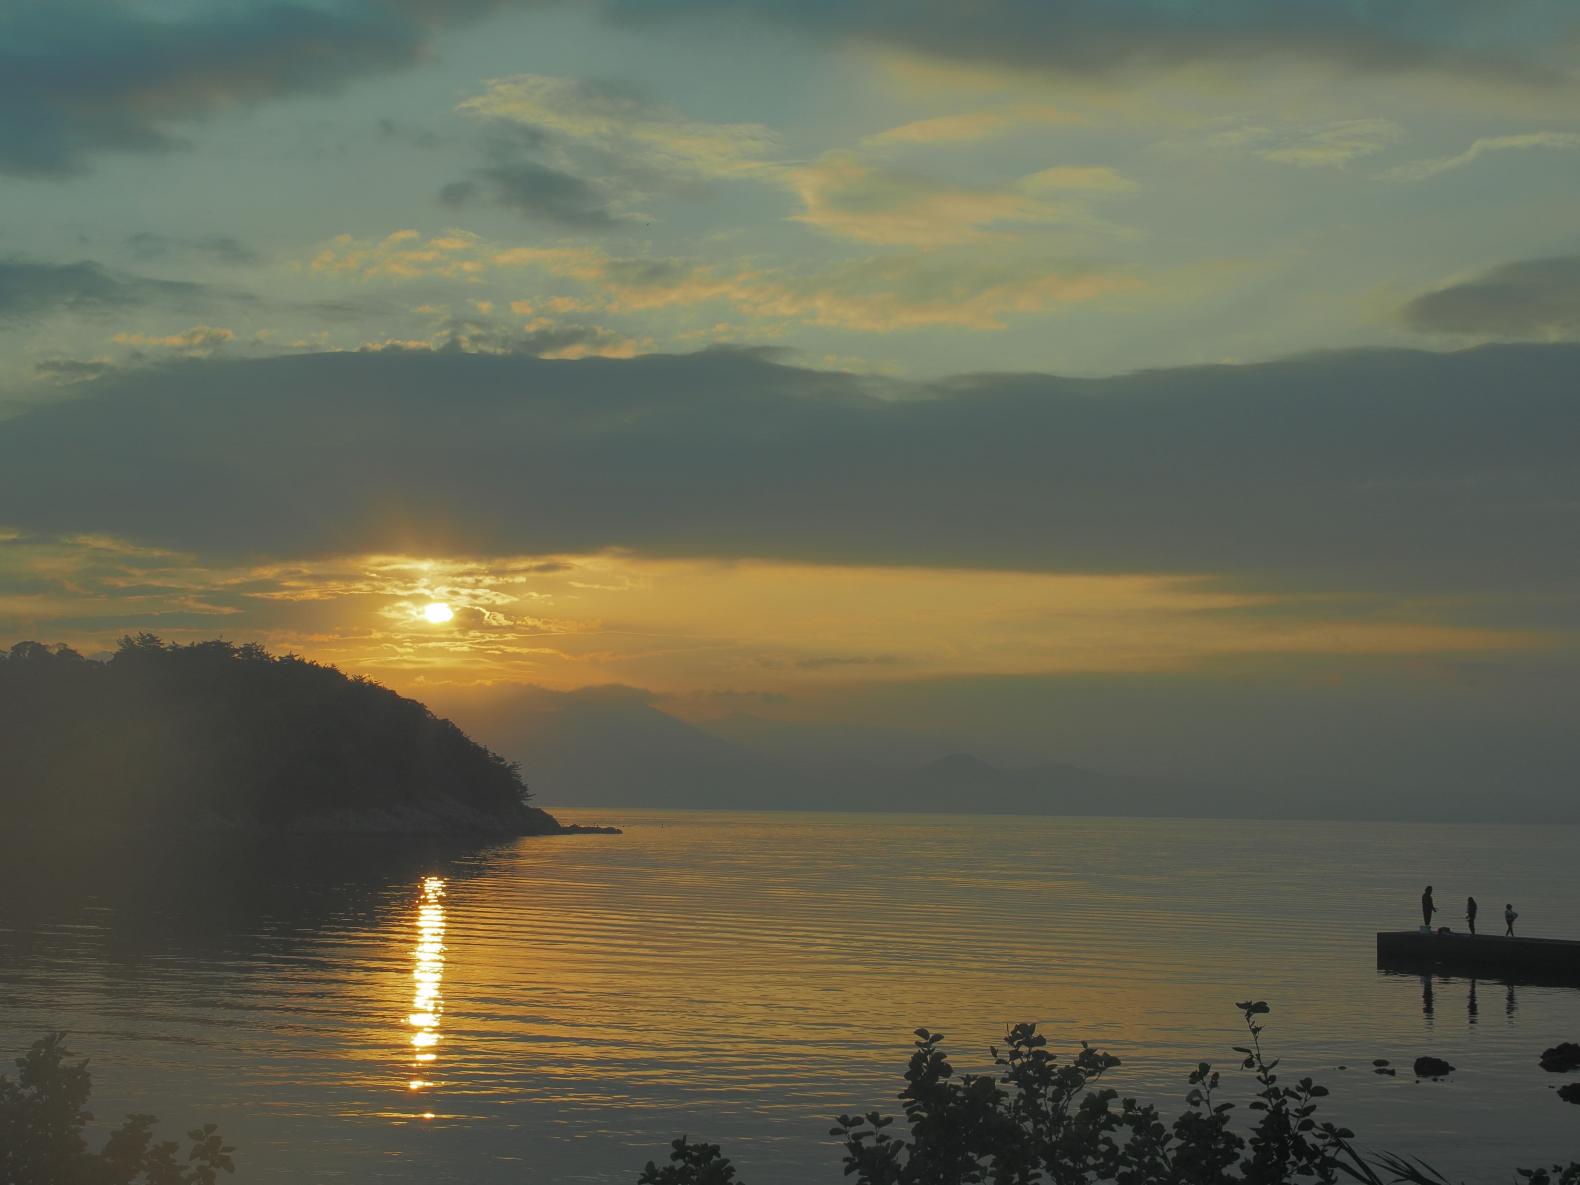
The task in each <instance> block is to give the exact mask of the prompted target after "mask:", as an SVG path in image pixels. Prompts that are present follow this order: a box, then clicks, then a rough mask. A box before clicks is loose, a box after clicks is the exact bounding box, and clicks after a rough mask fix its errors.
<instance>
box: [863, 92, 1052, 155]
mask: <svg viewBox="0 0 1580 1185" xmlns="http://www.w3.org/2000/svg"><path fill="white" fill-rule="evenodd" d="M1081 122H1083V121H1082V119H1081V117H1080V116H1077V115H1071V114H1068V113H1066V112H1065V111H1063V110H1061V109H1060V108H1057V107H1049V106H1046V105H1043V104H1037V103H1016V104H1011V105H1008V106H1003V107H985V108H982V109H981V110H978V111H966V112H962V113H960V114H958V115H936V116H933V117H932V118H931V119H918V120H913V121H912V122H910V123H904V124H901V125H900V126H898V127H893V128H888V129H887V130H885V131H882V132H875V133H873V134H872V135H870V136H863V137H862V140H861V144H862V147H863V148H898V147H904V146H910V145H917V144H952V143H966V142H972V141H977V140H986V139H989V138H991V137H994V136H1002V135H1006V134H1008V133H1009V132H1011V131H1014V130H1017V129H1019V128H1022V127H1024V126H1025V125H1027V124H1070V123H1081Z"/></svg>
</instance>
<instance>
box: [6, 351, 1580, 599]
mask: <svg viewBox="0 0 1580 1185" xmlns="http://www.w3.org/2000/svg"><path fill="white" fill-rule="evenodd" d="M1577 377H1580V347H1568V346H1503V347H1485V348H1482V349H1478V350H1473V351H1467V352H1463V353H1458V354H1448V355H1440V354H1426V353H1414V352H1404V351H1397V352H1394V351H1389V352H1382V351H1368V352H1350V353H1335V354H1329V355H1322V356H1313V357H1306V358H1297V359H1291V360H1288V361H1283V362H1277V363H1270V364H1265V365H1256V366H1237V367H1227V366H1226V367H1204V368H1193V369H1183V370H1160V371H1150V372H1144V373H1140V374H1136V375H1131V376H1125V377H1119V378H1111V379H1096V380H1076V379H1062V378H1056V377H1052V376H1046V375H984V376H978V377H969V378H962V379H959V380H955V381H953V382H951V383H949V384H946V385H943V386H939V387H930V388H929V387H919V386H901V385H898V384H892V385H891V384H887V383H880V382H877V381H875V380H868V379H861V378H858V377H855V376H851V375H846V374H838V373H828V372H820V371H813V370H804V369H798V368H795V367H791V366H786V365H782V364H779V363H775V362H773V361H769V360H767V359H766V358H764V357H761V356H757V355H753V354H747V353H737V352H708V353H703V354H694V355H688V356H656V355H654V356H646V357H640V358H635V359H631V360H610V359H587V360H582V361H576V362H550V361H543V360H538V359H533V358H527V357H491V356H482V355H476V354H468V353H461V352H455V351H449V352H444V351H440V352H433V353H412V352H400V353H396V352H389V353H383V354H365V355H318V356H306V357H296V358H276V359H269V360H225V361H219V360H209V361H202V362H191V363H183V364H174V365H171V366H169V367H166V368H160V369H152V370H145V371H141V372H137V373H126V374H120V375H114V376H107V377H105V378H103V379H101V380H100V381H99V382H97V383H95V384H93V385H92V386H91V387H90V388H84V390H86V391H88V392H89V394H87V395H85V396H84V397H82V398H79V399H76V400H74V401H71V402H66V403H61V404H58V405H53V406H48V407H43V408H39V409H36V410H33V411H31V412H28V413H27V414H25V415H23V416H20V417H17V418H15V419H13V420H11V421H9V422H8V423H6V424H5V426H4V431H3V432H0V506H3V507H5V517H6V518H7V519H8V520H9V521H8V522H7V523H6V524H5V525H8V526H13V527H22V528H26V529H31V530H38V531H45V532H57V533H70V532H78V531H94V532H108V533H112V534H117V535H122V536H126V537H130V538H133V539H136V540H140V541H144V542H149V543H155V544H161V545H166V546H175V547H179V548H190V549H195V550H198V551H202V552H219V553H226V554H232V555H275V556H290V555H303V554H306V553H327V552H354V553H360V552H365V551H370V550H379V551H414V552H422V553H431V554H452V555H453V554H465V553H494V554H500V553H518V554H524V553H556V552H579V551H587V550H591V549H597V548H605V547H628V548H636V549H640V550H642V551H645V552H650V553H657V554H670V555H692V556H758V557H775V558H783V559H797V560H814V561H833V562H853V563H911V564H928V565H980V566H991V567H1004V568H1016V569H1042V570H1088V571H1090V570H1108V571H1116V570H1120V571H1122V570H1129V571H1137V570H1150V571H1169V570H1173V571H1218V572H1226V573H1232V574H1241V575H1243V576H1245V577H1247V578H1250V577H1252V576H1258V577H1261V578H1269V579H1283V578H1295V579H1300V580H1304V581H1308V582H1310V581H1319V582H1320V581H1331V582H1335V583H1344V584H1350V583H1354V582H1355V581H1357V580H1359V581H1365V582H1370V583H1371V584H1387V585H1393V586H1413V587H1422V586H1427V587H1432V588H1434V589H1439V590H1441V588H1443V587H1471V586H1476V587H1497V586H1501V587H1505V588H1515V589H1525V590H1527V591H1529V590H1530V589H1531V588H1532V587H1533V586H1535V585H1539V584H1543V583H1547V582H1555V581H1557V582H1561V581H1566V580H1573V579H1575V578H1576V577H1577V576H1580V552H1577V550H1576V549H1575V548H1574V547H1573V546H1572V542H1571V541H1572V540H1573V539H1574V538H1576V537H1577V536H1580V467H1577V466H1576V465H1575V463H1574V461H1575V457H1576V456H1577V455H1580V398H1577V396H1576V394H1575V392H1576V389H1577V384H1576V379H1577ZM880 396H884V397H883V398H880ZM896 396H897V397H900V398H892V397H896Z"/></svg>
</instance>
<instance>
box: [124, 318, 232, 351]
mask: <svg viewBox="0 0 1580 1185" xmlns="http://www.w3.org/2000/svg"><path fill="white" fill-rule="evenodd" d="M113 340H114V341H115V343H116V344H117V345H122V346H155V347H158V348H160V349H165V350H176V351H178V352H180V353H182V354H188V355H191V356H193V357H202V356H204V355H207V354H210V353H212V352H213V351H214V350H216V349H218V348H219V347H220V346H226V345H229V344H230V343H231V342H233V341H235V340H236V332H235V330H232V329H222V328H218V327H216V326H213V325H194V326H192V328H191V329H185V330H182V331H181V332H180V333H171V334H166V335H165V336H163V337H151V336H149V335H148V334H145V333H117V334H116V335H115V337H114V339H113Z"/></svg>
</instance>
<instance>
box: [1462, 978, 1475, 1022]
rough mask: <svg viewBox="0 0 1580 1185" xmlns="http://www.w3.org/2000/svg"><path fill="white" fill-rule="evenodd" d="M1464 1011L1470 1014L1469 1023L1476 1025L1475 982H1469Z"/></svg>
mask: <svg viewBox="0 0 1580 1185" xmlns="http://www.w3.org/2000/svg"><path fill="white" fill-rule="evenodd" d="M1465 1010H1466V1011H1467V1012H1469V1013H1470V1023H1471V1024H1475V1023H1476V981H1475V980H1474V979H1472V980H1471V981H1470V995H1469V997H1468V998H1467V999H1466V1000H1465Z"/></svg>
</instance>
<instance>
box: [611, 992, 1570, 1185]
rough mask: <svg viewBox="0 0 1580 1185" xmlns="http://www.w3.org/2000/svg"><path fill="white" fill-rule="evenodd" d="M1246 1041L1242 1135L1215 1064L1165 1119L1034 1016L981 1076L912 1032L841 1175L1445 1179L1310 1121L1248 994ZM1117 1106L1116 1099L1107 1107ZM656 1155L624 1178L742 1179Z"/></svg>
mask: <svg viewBox="0 0 1580 1185" xmlns="http://www.w3.org/2000/svg"><path fill="white" fill-rule="evenodd" d="M1239 1008H1240V1010H1241V1011H1242V1012H1243V1013H1244V1015H1245V1023H1246V1028H1247V1030H1248V1033H1249V1037H1248V1039H1249V1042H1250V1044H1248V1045H1243V1046H1236V1047H1235V1050H1236V1052H1237V1053H1239V1054H1240V1055H1241V1058H1242V1060H1241V1063H1240V1065H1241V1068H1243V1069H1246V1070H1250V1071H1252V1073H1253V1074H1254V1077H1255V1081H1256V1087H1257V1089H1256V1096H1255V1098H1254V1099H1253V1100H1252V1102H1251V1103H1250V1110H1252V1111H1254V1112H1257V1117H1256V1119H1255V1120H1254V1121H1253V1122H1252V1123H1251V1126H1250V1128H1249V1130H1248V1131H1247V1132H1246V1134H1244V1135H1241V1134H1240V1133H1239V1132H1237V1131H1235V1130H1234V1128H1233V1127H1232V1126H1231V1122H1230V1114H1231V1112H1232V1110H1233V1108H1234V1104H1233V1103H1228V1102H1223V1101H1220V1100H1219V1099H1218V1098H1217V1093H1216V1092H1217V1091H1218V1086H1219V1076H1218V1071H1217V1070H1215V1069H1213V1068H1212V1066H1210V1065H1209V1064H1208V1063H1206V1062H1202V1063H1201V1064H1200V1065H1198V1066H1197V1067H1196V1068H1195V1069H1194V1070H1192V1071H1191V1073H1190V1080H1189V1081H1190V1091H1189V1093H1188V1094H1186V1096H1185V1102H1186V1110H1185V1111H1184V1112H1183V1113H1182V1114H1181V1115H1180V1116H1179V1117H1178V1118H1176V1119H1175V1120H1174V1122H1173V1123H1172V1124H1168V1123H1165V1122H1164V1121H1163V1118H1162V1116H1161V1115H1159V1113H1158V1110H1157V1108H1156V1107H1154V1106H1151V1105H1150V1104H1145V1105H1144V1104H1141V1103H1138V1102H1137V1101H1136V1100H1135V1099H1122V1100H1121V1099H1120V1098H1119V1093H1118V1092H1117V1091H1115V1090H1113V1089H1112V1088H1109V1087H1104V1086H1101V1085H1099V1083H1100V1080H1101V1078H1102V1076H1103V1075H1104V1074H1105V1073H1107V1072H1108V1071H1109V1070H1111V1069H1113V1068H1114V1067H1115V1066H1117V1065H1119V1059H1118V1058H1117V1057H1114V1056H1113V1055H1111V1054H1107V1053H1102V1052H1100V1051H1098V1050H1095V1049H1092V1048H1091V1047H1090V1046H1087V1045H1085V1044H1083V1045H1082V1046H1081V1050H1080V1052H1079V1053H1077V1054H1076V1055H1075V1056H1074V1057H1073V1058H1072V1059H1070V1060H1069V1061H1068V1062H1066V1063H1064V1064H1060V1063H1059V1061H1058V1059H1057V1058H1056V1057H1055V1056H1054V1055H1053V1054H1051V1053H1049V1052H1048V1049H1047V1039H1046V1038H1045V1037H1043V1036H1042V1035H1041V1034H1039V1033H1038V1032H1037V1029H1036V1026H1035V1025H1029V1024H1028V1025H1017V1026H1016V1027H1015V1028H1013V1029H1011V1030H1010V1032H1009V1035H1008V1038H1007V1040H1008V1045H1007V1047H1006V1048H1005V1049H1004V1050H1003V1051H1000V1050H999V1049H997V1048H996V1047H995V1048H994V1049H993V1050H992V1055H993V1064H994V1065H995V1066H997V1067H998V1070H997V1072H996V1073H994V1074H964V1075H960V1076H956V1074H955V1072H954V1067H953V1066H951V1065H950V1063H949V1056H948V1054H946V1053H945V1052H944V1050H943V1046H942V1042H943V1037H942V1035H941V1034H938V1033H930V1032H928V1031H927V1030H926V1029H918V1030H916V1049H915V1052H913V1053H912V1054H911V1061H910V1065H909V1067H908V1068H907V1069H906V1071H905V1089H904V1090H903V1091H901V1092H900V1096H899V1097H900V1100H901V1102H902V1103H903V1104H904V1110H905V1126H904V1128H903V1129H901V1130H899V1131H898V1132H896V1131H895V1130H894V1127H895V1121H894V1118H893V1117H892V1116H886V1115H882V1114H880V1113H879V1112H877V1111H869V1112H867V1113H866V1114H864V1115H841V1116H840V1117H839V1118H838V1120H836V1124H837V1126H835V1127H834V1128H833V1129H832V1131H831V1132H830V1133H829V1134H830V1135H834V1136H838V1137H839V1138H840V1139H841V1140H842V1141H843V1142H844V1147H845V1175H846V1176H847V1177H851V1178H853V1179H854V1180H855V1182H856V1183H857V1185H975V1183H978V1182H982V1183H987V1185H1044V1183H1046V1185H1084V1183H1086V1182H1107V1181H1112V1182H1116V1183H1117V1185H1218V1183H1220V1182H1235V1183H1239V1185H1286V1183H1288V1182H1301V1181H1314V1182H1323V1183H1327V1182H1335V1181H1341V1180H1355V1181H1361V1182H1364V1183H1366V1185H1384V1183H1385V1182H1401V1181H1402V1182H1413V1183H1415V1185H1448V1178H1446V1177H1444V1176H1442V1175H1441V1174H1440V1173H1438V1172H1437V1171H1436V1170H1435V1169H1433V1168H1431V1167H1430V1166H1428V1165H1426V1164H1423V1163H1422V1162H1420V1161H1411V1160H1406V1159H1404V1158H1402V1157H1398V1156H1393V1155H1390V1154H1388V1153H1383V1154H1381V1155H1378V1156H1375V1157H1373V1158H1371V1159H1367V1158H1366V1157H1363V1156H1362V1155H1361V1154H1360V1153H1358V1152H1357V1151H1356V1150H1355V1148H1354V1146H1353V1145H1352V1144H1351V1141H1352V1140H1353V1139H1354V1138H1355V1133H1354V1132H1352V1131H1350V1130H1349V1129H1348V1128H1345V1127H1340V1126H1338V1125H1336V1124H1334V1123H1330V1122H1328V1121H1326V1120H1324V1119H1321V1118H1319V1117H1318V1115H1317V1109H1318V1106H1319V1103H1318V1100H1319V1099H1322V1098H1323V1097H1325V1096H1326V1095H1327V1093H1328V1091H1327V1088H1326V1087H1323V1086H1319V1085H1317V1084H1316V1083H1315V1082H1313V1081H1312V1080H1311V1079H1310V1078H1302V1079H1300V1081H1298V1082H1296V1083H1295V1084H1294V1085H1288V1084H1286V1083H1284V1082H1282V1081H1280V1078H1279V1075H1278V1073H1277V1072H1276V1069H1277V1066H1278V1059H1277V1058H1274V1059H1272V1060H1271V1061H1269V1060H1267V1059H1266V1058H1265V1057H1264V1056H1263V1054H1262V1042H1261V1034H1262V1025H1261V1023H1260V1020H1259V1018H1260V1017H1262V1016H1264V1015H1266V1013H1267V1012H1268V1011H1269V1009H1268V1006H1267V1005H1266V1004H1265V1003H1263V1002H1261V1001H1259V1000H1258V1001H1246V1002H1245V1003H1242V1004H1240V1005H1239ZM1116 1104H1117V1105H1116ZM673 1147H674V1151H673V1152H672V1153H671V1155H670V1163H669V1164H667V1165H665V1166H663V1167H662V1168H661V1167H659V1166H658V1165H656V1164H654V1163H653V1162H652V1161H649V1162H648V1165H647V1168H646V1169H645V1170H644V1171H643V1173H642V1175H641V1176H640V1177H639V1178H638V1185H744V1182H740V1181H738V1180H737V1178H736V1175H735V1168H734V1166H733V1165H732V1164H731V1163H730V1161H729V1159H728V1158H727V1157H725V1156H724V1155H723V1154H722V1153H721V1151H720V1149H719V1148H718V1146H717V1145H714V1144H693V1143H691V1142H690V1141H689V1140H686V1139H684V1138H682V1139H679V1140H676V1141H675V1143H674V1145H673ZM1518 1173H1519V1176H1520V1177H1521V1178H1524V1180H1525V1181H1526V1182H1528V1183H1529V1185H1580V1162H1576V1163H1572V1164H1570V1165H1569V1166H1568V1167H1567V1168H1565V1167H1563V1166H1560V1165H1554V1166H1552V1167H1551V1168H1550V1169H1546V1168H1543V1169H1520V1170H1518Z"/></svg>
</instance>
